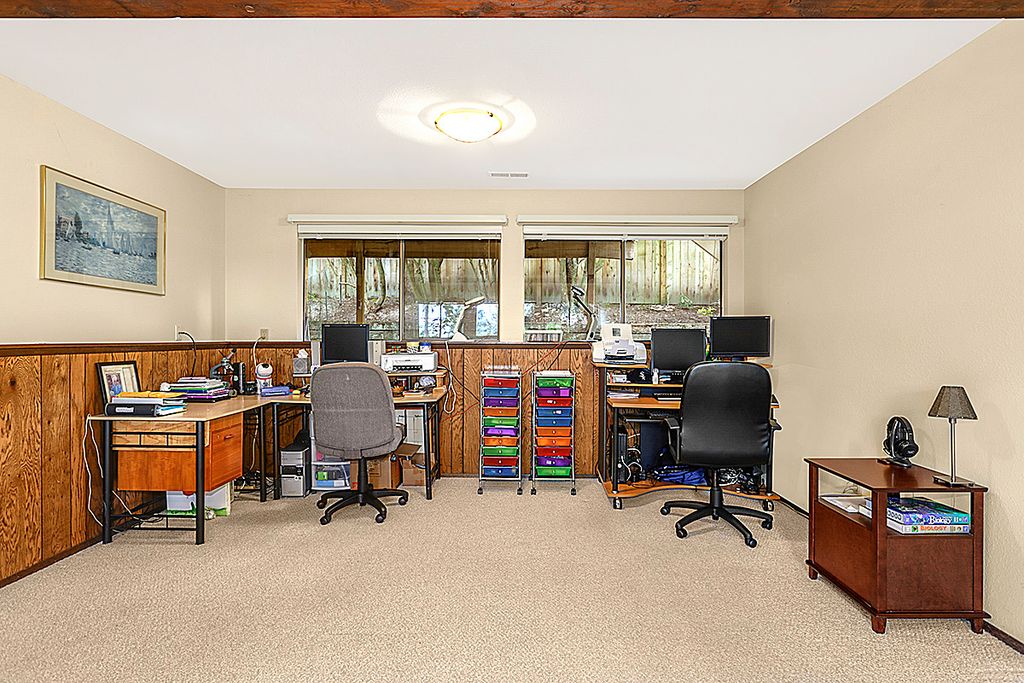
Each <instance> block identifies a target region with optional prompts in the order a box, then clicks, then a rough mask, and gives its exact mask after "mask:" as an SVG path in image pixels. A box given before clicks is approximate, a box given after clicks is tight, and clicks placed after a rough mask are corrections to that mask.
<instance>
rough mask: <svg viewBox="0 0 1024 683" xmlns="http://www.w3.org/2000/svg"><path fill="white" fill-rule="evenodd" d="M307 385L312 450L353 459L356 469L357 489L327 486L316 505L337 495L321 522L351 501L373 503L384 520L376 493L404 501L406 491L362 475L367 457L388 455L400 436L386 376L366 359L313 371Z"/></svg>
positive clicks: (384, 514)
mask: <svg viewBox="0 0 1024 683" xmlns="http://www.w3.org/2000/svg"><path fill="white" fill-rule="evenodd" d="M309 386H310V388H309V399H310V402H311V403H312V405H313V415H312V418H313V435H314V438H315V440H316V449H317V451H319V452H320V453H322V454H323V455H326V456H329V457H333V458H339V459H344V460H355V461H358V472H359V482H358V489H357V490H355V491H349V490H344V491H328V492H327V493H325V494H323V495H322V496H320V500H318V501H317V502H316V506H317V507H318V508H320V509H321V510H323V509H324V508H325V507H326V506H327V501H329V500H331V499H337V501H336V502H335V503H333V504H332V505H331V506H330V507H329V508H327V509H326V510H324V516H323V517H321V518H320V523H321V524H327V523H329V522H330V521H331V517H332V516H333V515H334V513H336V512H337V511H338V510H340V509H341V508H343V507H347V506H349V505H353V504H356V503H358V504H359V505H360V506H363V505H369V506H371V507H373V508H374V509H375V510H377V517H376V518H375V519H376V521H377V523H381V522H383V521H384V520H385V519H386V518H387V516H388V510H387V508H386V507H385V506H384V503H382V502H381V500H380V499H381V498H384V497H387V496H398V504H399V505H405V504H406V502H408V500H409V494H408V493H407V492H405V491H402V490H400V489H374V488H373V487H372V486H370V479H369V476H368V475H367V467H366V461H367V460H370V459H373V458H382V457H385V456H389V455H391V454H392V453H394V452H395V449H397V448H398V447H399V446H400V445H401V443H402V441H403V440H404V439H405V433H404V430H403V429H402V427H401V425H399V424H397V420H396V419H395V404H394V401H393V400H392V398H391V382H390V381H389V380H388V376H387V375H386V374H384V371H383V370H381V369H380V368H379V367H377V366H376V365H371V364H369V363H333V364H331V365H324V366H323V367H321V368H319V369H318V370H317V371H316V372H314V373H313V377H312V378H310V381H309Z"/></svg>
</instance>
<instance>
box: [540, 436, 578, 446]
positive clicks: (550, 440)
mask: <svg viewBox="0 0 1024 683" xmlns="http://www.w3.org/2000/svg"><path fill="white" fill-rule="evenodd" d="M537 445H538V446H545V447H551V446H558V447H565V448H569V447H570V446H572V439H570V438H569V437H567V436H554V437H552V436H538V437H537Z"/></svg>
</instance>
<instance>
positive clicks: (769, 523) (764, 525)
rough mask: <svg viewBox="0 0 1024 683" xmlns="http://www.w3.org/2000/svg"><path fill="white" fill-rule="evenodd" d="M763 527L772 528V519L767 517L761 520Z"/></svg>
mask: <svg viewBox="0 0 1024 683" xmlns="http://www.w3.org/2000/svg"><path fill="white" fill-rule="evenodd" d="M761 528H762V529H771V528H772V520H770V519H766V520H764V521H763V522H761Z"/></svg>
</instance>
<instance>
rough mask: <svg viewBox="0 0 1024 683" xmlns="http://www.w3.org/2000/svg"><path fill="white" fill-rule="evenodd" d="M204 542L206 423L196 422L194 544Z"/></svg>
mask: <svg viewBox="0 0 1024 683" xmlns="http://www.w3.org/2000/svg"><path fill="white" fill-rule="evenodd" d="M205 542H206V425H205V424H203V423H202V422H197V423H196V545H202V544H203V543H205Z"/></svg>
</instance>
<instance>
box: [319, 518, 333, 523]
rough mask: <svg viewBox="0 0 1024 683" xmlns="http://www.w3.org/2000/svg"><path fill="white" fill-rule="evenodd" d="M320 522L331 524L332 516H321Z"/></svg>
mask: <svg viewBox="0 0 1024 683" xmlns="http://www.w3.org/2000/svg"><path fill="white" fill-rule="evenodd" d="M320 523H321V524H330V523H331V518H330V517H321V518H320Z"/></svg>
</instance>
